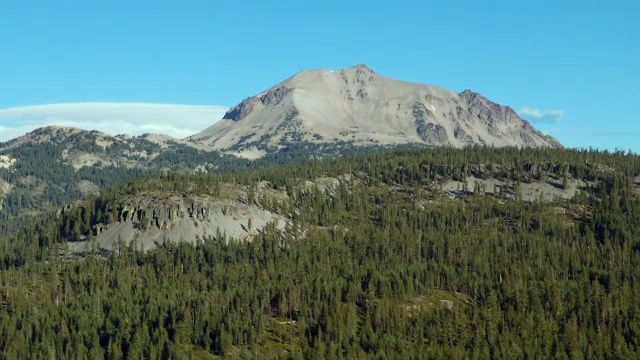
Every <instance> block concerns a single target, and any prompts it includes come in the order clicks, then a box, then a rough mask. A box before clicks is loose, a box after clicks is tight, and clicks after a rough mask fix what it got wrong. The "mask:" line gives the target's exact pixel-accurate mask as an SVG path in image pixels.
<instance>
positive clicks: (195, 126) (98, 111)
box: [0, 103, 228, 141]
mask: <svg viewBox="0 0 640 360" xmlns="http://www.w3.org/2000/svg"><path fill="white" fill-rule="evenodd" d="M227 110H228V108H227V107H224V106H200V105H174V104H146V103H77V104H52V105H36V106H24V107H15V108H7V109H0V141H6V140H9V139H13V138H15V137H17V136H21V135H23V134H25V133H26V132H29V131H32V130H34V129H37V128H39V127H43V126H52V125H57V126H69V127H76V128H80V129H85V130H98V131H101V132H104V133H107V134H111V135H119V134H127V135H141V134H144V133H160V134H165V135H169V136H173V137H176V138H184V137H187V136H190V135H193V134H195V133H197V132H200V131H202V130H204V129H206V128H207V127H209V126H211V125H213V124H214V123H216V122H217V121H218V120H220V119H221V118H222V116H223V115H224V113H225V112H226V111H227Z"/></svg>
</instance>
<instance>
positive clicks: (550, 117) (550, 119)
mask: <svg viewBox="0 0 640 360" xmlns="http://www.w3.org/2000/svg"><path fill="white" fill-rule="evenodd" d="M518 114H519V115H520V116H522V117H524V118H527V119H529V120H531V121H534V122H539V123H554V122H557V121H559V120H561V119H562V117H564V110H562V109H553V110H539V109H533V108H527V107H526V108H522V109H520V110H519V111H518Z"/></svg>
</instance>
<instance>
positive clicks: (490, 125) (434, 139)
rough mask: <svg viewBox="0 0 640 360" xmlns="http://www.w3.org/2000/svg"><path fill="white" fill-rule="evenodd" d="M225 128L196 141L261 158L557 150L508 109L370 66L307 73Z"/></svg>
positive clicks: (245, 107)
mask: <svg viewBox="0 0 640 360" xmlns="http://www.w3.org/2000/svg"><path fill="white" fill-rule="evenodd" d="M224 119H226V120H232V121H221V122H219V123H217V124H215V125H213V126H212V127H210V128H208V129H205V130H204V131H202V132H201V133H199V134H196V135H194V136H192V137H191V141H195V142H197V143H198V144H199V145H202V146H207V147H211V148H212V149H214V150H227V151H242V150H243V149H250V148H260V149H263V150H264V151H271V150H272V149H276V148H282V147H286V146H287V145H288V144H292V143H334V142H349V143H352V144H354V145H365V146H367V145H375V146H379V145H398V144H425V145H432V146H453V147H462V146H465V145H470V144H481V145H489V146H551V147H559V146H560V145H559V143H557V141H555V139H551V138H548V137H546V136H544V135H543V134H541V133H540V132H538V131H536V130H535V129H534V128H533V127H531V126H527V123H526V122H524V121H523V120H522V119H521V118H520V117H519V116H518V115H517V114H516V113H515V112H514V111H513V110H512V109H511V108H509V107H508V106H503V105H499V104H496V103H494V102H492V101H490V100H489V99H487V98H485V97H484V96H482V95H481V94H479V93H476V92H473V91H470V90H465V91H463V92H461V93H457V92H453V91H449V90H446V89H442V88H439V87H437V86H433V85H427V84H416V83H410V82H405V81H398V80H393V79H390V78H387V77H384V76H380V75H378V74H376V73H375V72H374V71H373V70H372V69H371V68H369V67H368V66H367V65H366V64H357V65H353V66H351V67H349V68H345V69H342V70H339V71H327V70H307V71H302V72H299V73H297V74H296V75H294V76H292V77H290V78H289V79H287V80H285V81H283V82H281V83H279V84H277V85H275V86H273V87H271V88H269V89H267V90H265V91H263V92H261V93H259V94H257V95H255V96H251V97H248V98H246V99H245V100H243V101H242V102H241V103H240V104H238V105H237V106H236V107H234V108H232V109H231V110H229V112H228V113H227V114H226V115H225V116H224Z"/></svg>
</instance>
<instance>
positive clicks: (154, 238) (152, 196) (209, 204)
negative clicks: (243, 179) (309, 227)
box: [62, 192, 286, 252]
mask: <svg viewBox="0 0 640 360" xmlns="http://www.w3.org/2000/svg"><path fill="white" fill-rule="evenodd" d="M67 211H69V212H73V211H75V209H74V207H73V206H68V207H66V208H65V209H63V210H62V215H63V216H64V215H65V212H67ZM249 219H251V220H249ZM268 224H274V225H275V227H276V228H278V229H283V228H284V226H285V224H286V219H285V218H284V217H282V216H281V215H278V214H275V213H272V212H270V211H268V210H265V209H263V208H261V207H259V206H257V205H256V204H250V203H248V201H246V198H243V199H242V201H233V200H229V199H220V198H213V197H210V196H181V195H178V194H176V193H170V192H155V193H141V194H139V195H138V196H135V197H132V198H130V199H126V200H125V201H123V202H122V203H121V204H120V205H118V206H117V207H116V208H113V209H109V211H107V213H106V215H105V216H104V218H103V219H102V221H101V222H98V223H96V224H93V225H92V229H91V236H92V237H93V239H94V240H95V242H96V245H97V246H98V247H99V248H102V249H106V250H111V249H114V248H115V247H117V246H118V244H117V242H118V241H122V242H123V244H124V245H128V244H130V243H131V242H132V241H136V246H137V247H141V248H142V249H144V250H149V249H153V248H155V247H157V246H161V245H162V244H163V242H166V241H171V242H174V243H175V242H181V241H185V242H190V243H195V242H196V241H198V240H204V239H208V238H216V239H218V240H220V239H221V237H223V236H224V237H226V238H227V239H237V240H240V239H249V238H250V237H251V236H253V235H256V234H258V233H259V232H260V231H262V229H263V228H264V227H266V226H267V225H268ZM75 240H78V241H74V242H71V243H70V247H71V248H72V249H73V250H74V251H76V252H84V251H86V250H88V246H90V243H89V241H88V239H87V236H83V238H81V239H75Z"/></svg>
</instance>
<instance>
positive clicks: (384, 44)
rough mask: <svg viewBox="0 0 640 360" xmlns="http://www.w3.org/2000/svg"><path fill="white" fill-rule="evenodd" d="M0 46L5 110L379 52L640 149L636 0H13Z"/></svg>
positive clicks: (237, 77) (263, 83)
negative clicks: (525, 0)
mask: <svg viewBox="0 0 640 360" xmlns="http://www.w3.org/2000/svg"><path fill="white" fill-rule="evenodd" d="M0 46H1V47H0V49H2V50H0V109H7V108H13V107H19V106H28V105H39V104H54V103H81V102H135V103H166V104H196V105H212V106H213V105H224V106H232V105H235V104H236V103H238V102H239V101H241V100H242V99H243V98H245V97H247V96H250V95H253V94H255V93H257V92H259V91H261V90H264V89H265V88H268V87H270V86H271V85H274V84H275V83H277V82H280V81H282V80H283V79H285V78H286V77H289V76H290V75H292V74H294V73H296V72H298V71H300V70H303V69H311V68H326V69H340V68H344V67H348V66H351V65H353V64H357V63H366V64H368V65H369V66H370V67H371V68H373V69H374V70H375V71H377V72H378V73H380V74H382V75H385V76H388V77H392V78H397V79H401V80H407V81H413V82H421V83H429V84H434V85H438V86H442V87H445V88H448V89H451V90H456V91H462V90H464V89H472V90H474V91H478V92H480V93H482V94H483V95H485V96H487V97H488V98H489V99H491V100H493V101H496V102H498V103H501V104H505V105H509V106H511V107H513V108H514V109H516V110H517V111H520V113H521V115H522V116H523V117H524V118H526V119H528V120H530V121H531V122H532V123H533V124H534V125H535V126H536V127H538V128H539V129H541V130H543V131H544V132H546V133H549V134H551V135H554V136H556V137H557V138H558V139H559V140H560V141H561V142H562V143H563V144H564V145H566V146H570V147H590V146H591V147H598V148H608V149H616V148H617V149H624V150H626V149H632V150H634V151H636V152H640V3H639V2H638V1H637V0H611V1H606V2H603V1H593V0H585V1H573V0H570V1H548V0H542V1H527V2H521V1H502V0H500V1H492V2H490V3H488V4H487V3H485V2H479V1H455V2H446V1H441V0H439V1H418V0H412V1H406V0H395V1H392V2H388V1H385V2H382V1H371V0H369V1H334V0H326V1H314V2H310V1H296V2H294V1H278V0H272V1H252V0H245V1H204V0H202V1H198V0H183V1H162V0H160V1H153V2H152V1H135V0H129V1H121V0H110V1H102V2H95V1H68V0H58V1H48V0H47V1H33V0H31V1H30V0H21V1H10V0H0ZM215 120H217V119H212V120H211V123H213V122H215ZM2 122H4V123H2ZM10 122H11V120H7V119H4V120H3V119H2V118H0V131H2V129H3V126H4V129H6V128H10V127H11V126H13V125H15V124H13V123H10Z"/></svg>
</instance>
